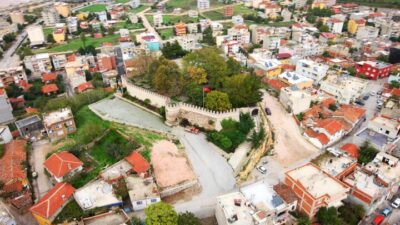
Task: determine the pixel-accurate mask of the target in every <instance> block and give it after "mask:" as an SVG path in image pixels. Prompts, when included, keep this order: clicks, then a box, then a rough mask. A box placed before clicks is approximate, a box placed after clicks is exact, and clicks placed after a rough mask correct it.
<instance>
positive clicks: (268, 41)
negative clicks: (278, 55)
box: [263, 35, 281, 50]
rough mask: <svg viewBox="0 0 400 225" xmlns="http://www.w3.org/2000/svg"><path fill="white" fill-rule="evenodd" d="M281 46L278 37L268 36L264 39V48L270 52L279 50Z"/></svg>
mask: <svg viewBox="0 0 400 225" xmlns="http://www.w3.org/2000/svg"><path fill="white" fill-rule="evenodd" d="M280 46H281V38H280V37H278V36H269V35H266V36H264V38H263V48H265V49H269V50H278V49H279V47H280Z"/></svg>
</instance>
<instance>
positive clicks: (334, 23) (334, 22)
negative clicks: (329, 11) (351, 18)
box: [327, 18, 344, 34]
mask: <svg viewBox="0 0 400 225" xmlns="http://www.w3.org/2000/svg"><path fill="white" fill-rule="evenodd" d="M343 24H344V22H343V21H342V20H341V19H338V18H331V19H329V20H328V22H327V25H328V27H329V29H330V31H331V32H332V33H334V34H341V33H342V30H343Z"/></svg>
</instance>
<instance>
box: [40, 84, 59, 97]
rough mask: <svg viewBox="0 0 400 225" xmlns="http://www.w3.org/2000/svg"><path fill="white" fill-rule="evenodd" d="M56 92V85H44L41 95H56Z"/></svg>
mask: <svg viewBox="0 0 400 225" xmlns="http://www.w3.org/2000/svg"><path fill="white" fill-rule="evenodd" d="M57 91H58V87H57V85H56V84H46V85H43V87H42V93H43V94H45V95H52V94H56V93H57Z"/></svg>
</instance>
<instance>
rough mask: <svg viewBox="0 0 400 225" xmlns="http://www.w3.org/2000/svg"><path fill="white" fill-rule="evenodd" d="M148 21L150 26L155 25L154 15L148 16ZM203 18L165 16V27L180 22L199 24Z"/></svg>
mask: <svg viewBox="0 0 400 225" xmlns="http://www.w3.org/2000/svg"><path fill="white" fill-rule="evenodd" d="M146 18H147V20H148V21H149V23H150V24H152V25H153V24H154V23H153V22H154V20H153V16H152V15H147V16H146ZM202 18H203V17H201V16H199V17H198V18H191V17H189V16H187V15H185V16H171V15H165V16H163V23H164V24H165V25H174V24H176V23H179V22H183V23H197V22H199V21H200V19H202Z"/></svg>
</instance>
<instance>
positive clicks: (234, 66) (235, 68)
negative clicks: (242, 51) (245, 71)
mask: <svg viewBox="0 0 400 225" xmlns="http://www.w3.org/2000/svg"><path fill="white" fill-rule="evenodd" d="M226 67H227V69H228V72H227V75H228V76H233V75H237V74H239V73H240V70H241V68H242V66H241V65H240V63H239V62H238V61H236V60H234V59H233V58H232V57H229V59H228V60H227V61H226Z"/></svg>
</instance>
